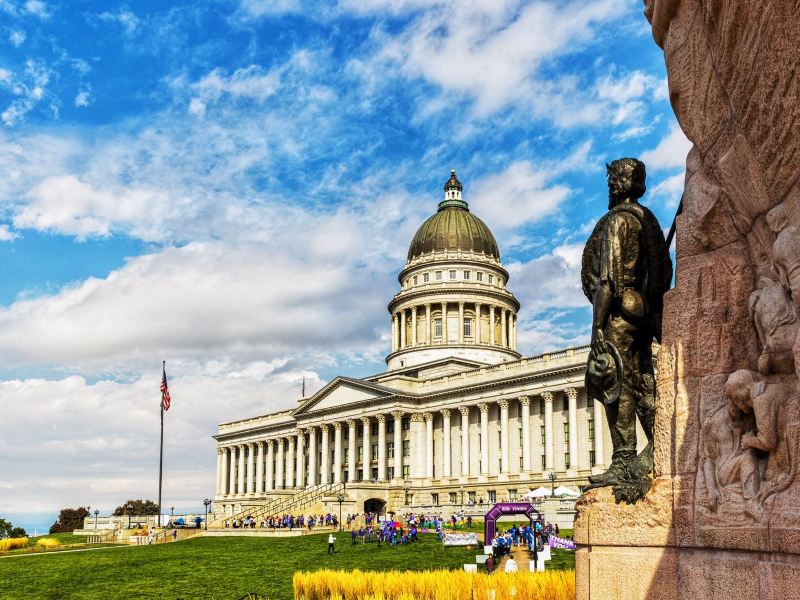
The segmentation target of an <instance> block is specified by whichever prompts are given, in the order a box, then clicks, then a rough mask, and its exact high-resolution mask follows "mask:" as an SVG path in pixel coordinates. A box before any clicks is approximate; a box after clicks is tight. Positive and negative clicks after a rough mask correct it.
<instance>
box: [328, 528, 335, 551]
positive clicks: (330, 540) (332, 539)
mask: <svg viewBox="0 0 800 600" xmlns="http://www.w3.org/2000/svg"><path fill="white" fill-rule="evenodd" d="M335 543H336V538H335V537H334V536H333V534H332V533H331V534H330V535H329V536H328V554H336V548H334V546H333V545H334V544H335Z"/></svg>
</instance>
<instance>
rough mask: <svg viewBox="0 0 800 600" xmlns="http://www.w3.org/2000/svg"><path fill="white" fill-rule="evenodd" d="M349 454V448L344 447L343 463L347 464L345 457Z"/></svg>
mask: <svg viewBox="0 0 800 600" xmlns="http://www.w3.org/2000/svg"><path fill="white" fill-rule="evenodd" d="M349 454H350V448H345V449H344V461H343V462H344V463H345V464H347V457H348V455H349Z"/></svg>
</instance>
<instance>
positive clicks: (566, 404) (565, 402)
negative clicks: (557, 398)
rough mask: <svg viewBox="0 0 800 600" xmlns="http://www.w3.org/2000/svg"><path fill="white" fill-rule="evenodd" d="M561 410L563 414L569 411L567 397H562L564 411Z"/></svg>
mask: <svg viewBox="0 0 800 600" xmlns="http://www.w3.org/2000/svg"><path fill="white" fill-rule="evenodd" d="M563 410H564V412H567V411H568V410H569V398H568V397H567V396H564V409H563Z"/></svg>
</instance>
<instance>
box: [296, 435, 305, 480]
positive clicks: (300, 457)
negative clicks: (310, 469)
mask: <svg viewBox="0 0 800 600" xmlns="http://www.w3.org/2000/svg"><path fill="white" fill-rule="evenodd" d="M295 437H296V438H297V467H296V469H295V474H294V476H295V481H296V482H297V483H295V487H298V488H304V487H306V483H305V456H304V455H305V452H303V450H304V447H305V444H306V437H305V434H304V433H303V430H302V429H298V430H297V431H295Z"/></svg>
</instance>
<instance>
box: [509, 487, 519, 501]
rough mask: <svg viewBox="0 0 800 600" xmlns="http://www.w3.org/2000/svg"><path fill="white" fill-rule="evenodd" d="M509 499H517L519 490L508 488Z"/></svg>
mask: <svg viewBox="0 0 800 600" xmlns="http://www.w3.org/2000/svg"><path fill="white" fill-rule="evenodd" d="M508 499H509V500H510V501H511V502H514V501H515V500H516V499H517V490H508Z"/></svg>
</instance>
